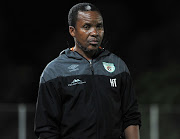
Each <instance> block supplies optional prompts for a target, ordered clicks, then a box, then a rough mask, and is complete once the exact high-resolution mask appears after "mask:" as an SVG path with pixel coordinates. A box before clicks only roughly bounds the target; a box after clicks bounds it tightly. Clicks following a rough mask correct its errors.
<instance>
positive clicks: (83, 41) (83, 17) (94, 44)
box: [71, 11, 104, 50]
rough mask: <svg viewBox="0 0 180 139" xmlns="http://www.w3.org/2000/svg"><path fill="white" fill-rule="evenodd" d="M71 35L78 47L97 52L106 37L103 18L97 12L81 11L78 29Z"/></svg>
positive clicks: (78, 18)
mask: <svg viewBox="0 0 180 139" xmlns="http://www.w3.org/2000/svg"><path fill="white" fill-rule="evenodd" d="M71 35H72V36H73V37H74V39H75V43H76V45H78V46H79V45H81V46H83V47H85V48H87V49H88V50H97V49H98V47H99V46H100V45H101V42H102V39H103V36H104V27H103V19H102V16H101V15H100V14H99V13H98V12H97V11H83V12H82V11H79V12H78V16H77V22H76V27H75V28H74V30H73V34H72V33H71Z"/></svg>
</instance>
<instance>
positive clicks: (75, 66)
mask: <svg viewBox="0 0 180 139" xmlns="http://www.w3.org/2000/svg"><path fill="white" fill-rule="evenodd" d="M78 66H79V65H77V64H72V65H71V66H69V67H68V69H69V72H72V71H77V70H79V68H78Z"/></svg>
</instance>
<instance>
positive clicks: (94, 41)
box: [88, 39, 99, 45]
mask: <svg viewBox="0 0 180 139" xmlns="http://www.w3.org/2000/svg"><path fill="white" fill-rule="evenodd" d="M88 42H89V44H91V45H98V44H99V40H97V39H92V40H89V41H88Z"/></svg>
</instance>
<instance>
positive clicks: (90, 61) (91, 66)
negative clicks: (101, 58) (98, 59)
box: [89, 60, 94, 75]
mask: <svg viewBox="0 0 180 139" xmlns="http://www.w3.org/2000/svg"><path fill="white" fill-rule="evenodd" d="M89 63H90V68H91V71H92V74H93V75H94V69H93V64H92V60H89Z"/></svg>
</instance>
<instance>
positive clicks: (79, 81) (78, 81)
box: [68, 79, 86, 86]
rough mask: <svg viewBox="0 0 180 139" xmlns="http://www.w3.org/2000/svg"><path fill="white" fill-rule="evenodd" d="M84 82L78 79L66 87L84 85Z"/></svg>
mask: <svg viewBox="0 0 180 139" xmlns="http://www.w3.org/2000/svg"><path fill="white" fill-rule="evenodd" d="M85 83H86V82H85V81H82V80H80V79H74V80H73V81H72V82H71V83H70V84H68V86H74V85H78V84H85Z"/></svg>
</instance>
